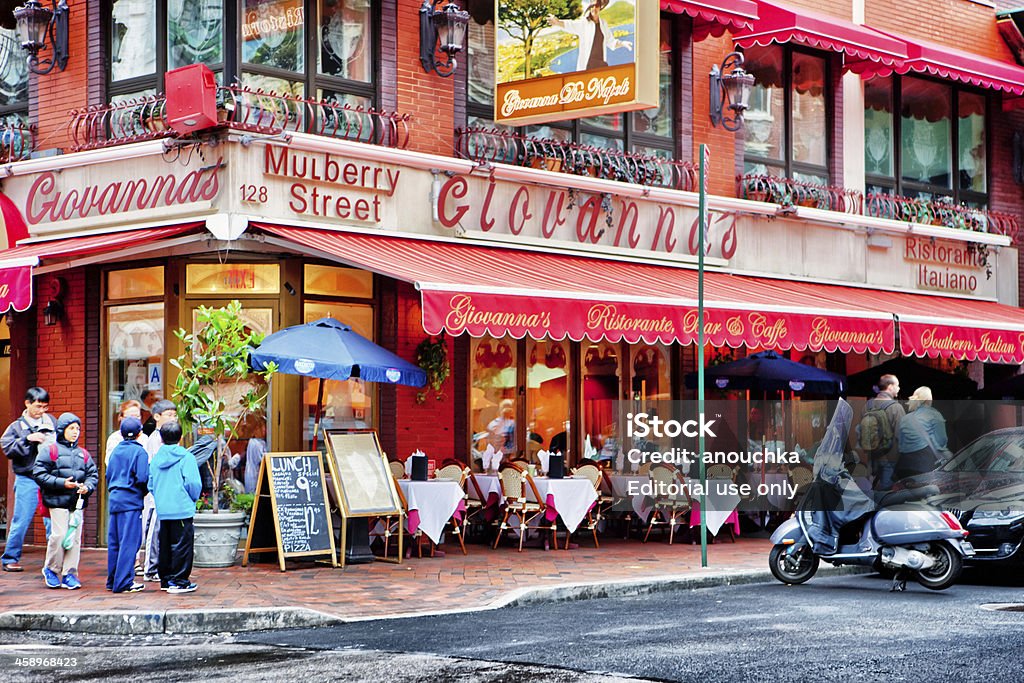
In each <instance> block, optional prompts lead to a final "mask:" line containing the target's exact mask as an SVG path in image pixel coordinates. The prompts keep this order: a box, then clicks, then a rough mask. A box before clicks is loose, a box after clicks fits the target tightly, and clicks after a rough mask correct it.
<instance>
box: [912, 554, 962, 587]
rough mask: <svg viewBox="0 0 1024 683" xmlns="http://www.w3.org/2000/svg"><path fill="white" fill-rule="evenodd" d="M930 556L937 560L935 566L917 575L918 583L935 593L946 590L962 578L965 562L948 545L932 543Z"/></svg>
mask: <svg viewBox="0 0 1024 683" xmlns="http://www.w3.org/2000/svg"><path fill="white" fill-rule="evenodd" d="M928 554H929V555H931V556H932V557H934V558H935V564H933V565H932V566H931V567H929V568H928V569H924V570H922V571H919V572H918V573H917V582H918V583H919V584H921V585H922V586H924V587H925V588H930V589H931V590H933V591H941V590H946V589H947V588H949V587H950V586H952V585H953V584H954V583H956V580H957V579H959V578H960V572H961V571H963V568H964V561H963V558H961V557H960V554H959V553H957V552H955V551H954V550H953V549H952V548H950V547H949V545H948V544H946V543H932V545H931V548H930V549H929V551H928Z"/></svg>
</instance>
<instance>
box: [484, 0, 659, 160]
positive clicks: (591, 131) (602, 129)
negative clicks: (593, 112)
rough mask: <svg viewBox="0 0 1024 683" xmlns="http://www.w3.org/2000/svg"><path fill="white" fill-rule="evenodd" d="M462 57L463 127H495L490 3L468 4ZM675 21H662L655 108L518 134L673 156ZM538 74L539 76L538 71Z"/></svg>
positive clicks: (532, 128)
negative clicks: (465, 37) (464, 109)
mask: <svg viewBox="0 0 1024 683" xmlns="http://www.w3.org/2000/svg"><path fill="white" fill-rule="evenodd" d="M468 9H469V12H470V16H471V19H470V22H469V31H468V39H467V45H468V50H467V52H468V54H467V56H466V61H467V67H466V73H467V76H466V79H467V85H466V122H467V125H468V126H470V127H481V128H492V127H494V92H495V85H494V78H495V72H494V3H493V2H487V1H479V0H478V1H477V2H469V3H468ZM677 20H678V19H676V18H672V17H669V18H665V19H662V21H661V24H660V27H661V36H660V48H659V53H658V63H659V106H658V107H655V108H652V109H645V110H642V111H636V112H628V113H625V114H607V115H601V116H589V117H583V118H579V119H575V120H570V121H559V122H556V123H551V124H548V125H533V126H525V127H523V128H522V129H521V132H522V133H524V134H526V135H531V136H534V137H539V138H547V139H552V140H560V141H567V142H575V143H579V144H583V145H590V146H594V147H599V148H603V149H612V150H619V151H624V150H627V149H628V150H630V151H633V152H639V153H643V154H651V155H656V156H663V157H673V156H674V155H675V141H674V132H675V125H674V119H673V111H674V110H675V102H676V94H677V89H676V88H675V87H673V83H675V82H676V79H675V78H674V73H675V70H674V69H675V67H674V59H673V54H674V53H673V46H674V44H675V43H676V42H677V41H676V39H675V38H674V36H675V35H676V32H675V31H673V30H672V28H673V25H674V22H675V21H677ZM539 75H544V71H543V70H542V71H541V72H540V74H539Z"/></svg>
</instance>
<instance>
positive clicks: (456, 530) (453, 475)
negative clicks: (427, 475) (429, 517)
mask: <svg viewBox="0 0 1024 683" xmlns="http://www.w3.org/2000/svg"><path fill="white" fill-rule="evenodd" d="M468 474H469V468H468V467H463V466H462V465H458V464H452V465H445V466H444V467H442V468H441V469H439V470H437V471H435V472H434V479H437V480H438V481H451V482H454V483H456V484H458V485H459V488H460V489H462V490H463V501H464V505H465V506H466V510H465V511H464V512H463V514H466V513H468V511H469V501H468V500H466V495H465V483H466V476H467V475H468ZM448 522H449V523H450V524H451V525H452V534H454V535H455V536H456V537H457V538H458V539H459V546H461V547H462V554H463V555H465V554H466V542H465V540H464V539H463V538H462V535H463V534H462V529H463V525H462V524H460V523H459V522H457V521H456V520H455V518H454V517H453V518H452V519H450V520H448Z"/></svg>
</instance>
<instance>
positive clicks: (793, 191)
mask: <svg viewBox="0 0 1024 683" xmlns="http://www.w3.org/2000/svg"><path fill="white" fill-rule="evenodd" d="M737 181H738V185H739V192H740V196H741V197H742V198H743V199H752V200H755V201H760V202H771V203H774V204H779V205H780V206H807V207H812V208H816V209H824V210H826V211H839V212H845V213H851V214H857V215H862V216H871V217H874V218H888V219H891V220H896V221H905V222H908V223H918V224H921V225H941V226H945V227H947V228H955V229H957V230H970V231H973V232H986V233H992V234H996V235H1004V236H1006V237H1009V238H1011V239H1012V240H1013V241H1014V242H1015V243H1016V242H1017V241H1018V239H1019V237H1020V236H1021V235H1020V221H1019V220H1018V218H1017V216H1015V215H1013V214H1009V213H1005V212H1002V211H989V210H986V209H977V208H973V207H969V206H957V205H955V204H953V203H952V201H948V200H943V199H937V200H926V199H919V198H912V197H901V196H898V195H891V194H883V193H876V192H869V193H867V194H863V193H861V192H858V191H856V190H849V189H846V188H843V187H835V186H830V185H818V184H815V183H808V182H803V181H799V180H790V179H788V178H777V177H774V176H766V175H754V174H748V175H744V176H739V177H738V178H737Z"/></svg>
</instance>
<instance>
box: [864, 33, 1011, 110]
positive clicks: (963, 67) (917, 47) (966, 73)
mask: <svg viewBox="0 0 1024 683" xmlns="http://www.w3.org/2000/svg"><path fill="white" fill-rule="evenodd" d="M887 35H889V36H891V37H893V38H895V39H897V40H900V41H902V42H903V43H904V44H906V46H907V59H906V60H905V61H903V62H902V63H901V64H897V65H895V67H894V68H893V69H892V70H891V71H895V72H896V73H899V74H906V73H911V72H913V73H927V74H931V75H932V76H938V77H939V78H948V79H950V80H954V81H960V82H961V83H967V84H970V85H975V86H978V87H980V88H987V89H989V90H998V91H1001V92H1004V93H1007V94H1009V95H1013V96H1015V97H1020V96H1021V95H1024V67H1021V66H1018V65H1016V64H1011V63H1010V62H1001V61H998V60H995V59H990V58H988V57H983V56H981V55H977V54H973V53H971V52H964V51H963V50H957V49H956V48H952V47H948V46H946V45H939V44H938V43H932V42H930V41H927V40H923V39H921V38H908V37H906V36H902V35H898V34H895V33H887ZM891 71H890V70H884V71H883V70H879V71H876V72H875V73H878V74H880V75H887V74H888V73H890V72H891Z"/></svg>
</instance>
